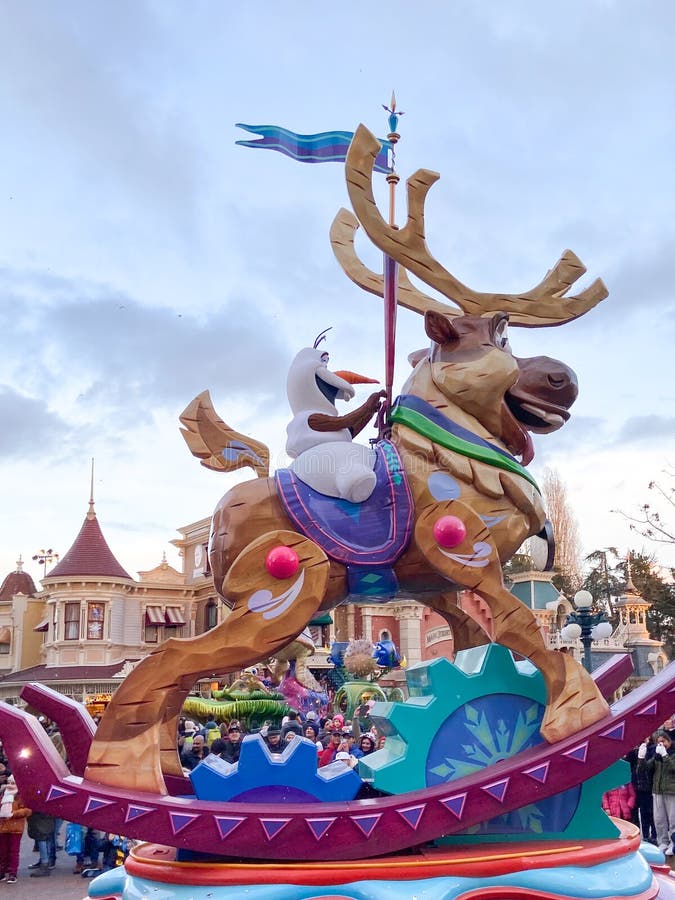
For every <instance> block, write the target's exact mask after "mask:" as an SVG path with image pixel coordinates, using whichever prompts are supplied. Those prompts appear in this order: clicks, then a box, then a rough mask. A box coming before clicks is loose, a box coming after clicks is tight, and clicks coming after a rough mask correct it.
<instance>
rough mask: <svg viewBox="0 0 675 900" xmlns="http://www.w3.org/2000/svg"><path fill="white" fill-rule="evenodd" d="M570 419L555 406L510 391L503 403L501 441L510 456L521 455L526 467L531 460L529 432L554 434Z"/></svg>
mask: <svg viewBox="0 0 675 900" xmlns="http://www.w3.org/2000/svg"><path fill="white" fill-rule="evenodd" d="M569 417H570V414H569V412H568V411H567V410H566V409H564V408H562V407H560V406H558V405H557V404H554V403H549V402H546V401H543V400H541V399H540V398H536V399H535V398H532V397H530V396H529V395H527V396H524V395H520V394H518V392H517V391H515V390H510V391H508V392H507V394H506V395H505V396H504V403H503V404H502V435H501V436H502V440H503V441H504V442H505V444H506V446H507V447H508V448H509V450H510V451H511V453H513V454H514V456H520V457H521V462H522V464H523V465H524V466H528V465H529V464H530V463H531V462H532V460H533V459H534V444H533V443H532V437H531V435H530V432H531V431H533V432H535V433H536V434H547V433H548V432H550V431H556V430H557V429H558V428H561V427H562V426H563V425H564V424H565V422H566V421H567V420H568V419H569Z"/></svg>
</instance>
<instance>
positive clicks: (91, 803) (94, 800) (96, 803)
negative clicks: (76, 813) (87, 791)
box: [83, 797, 115, 813]
mask: <svg viewBox="0 0 675 900" xmlns="http://www.w3.org/2000/svg"><path fill="white" fill-rule="evenodd" d="M114 802H115V801H114V800H104V799H103V797H88V798H87V805H86V806H85V808H84V810H83V812H86V813H89V812H93V811H94V810H95V809H101V808H102V807H104V806H112V804H113V803H114Z"/></svg>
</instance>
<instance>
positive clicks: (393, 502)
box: [275, 441, 414, 566]
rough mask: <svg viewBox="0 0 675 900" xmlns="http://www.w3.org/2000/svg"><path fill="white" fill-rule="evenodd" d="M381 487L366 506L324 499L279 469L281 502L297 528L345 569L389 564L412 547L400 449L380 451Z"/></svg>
mask: <svg viewBox="0 0 675 900" xmlns="http://www.w3.org/2000/svg"><path fill="white" fill-rule="evenodd" d="M375 450H376V454H377V455H376V462H375V475H376V476H377V484H376V486H375V490H374V491H373V493H372V494H371V495H370V497H369V498H368V499H367V500H366V501H364V502H363V503H351V502H350V501H349V500H341V499H339V498H337V497H328V496H327V495H326V494H320V493H319V492H318V491H315V490H314V489H313V488H311V487H309V486H308V485H306V484H305V483H304V482H303V481H300V479H299V478H298V477H297V476H296V475H295V473H294V472H292V471H291V470H290V469H277V472H276V475H275V477H276V484H277V490H278V492H279V497H280V499H281V502H282V504H283V506H284V509H285V510H286V513H287V514H288V517H289V518H290V519H291V521H292V522H293V524H294V525H295V527H296V528H297V529H298V531H300V532H301V533H302V534H304V535H306V536H307V537H309V538H311V539H312V540H313V541H314V542H315V543H316V544H318V545H319V546H320V547H321V549H322V550H323V551H324V553H326V555H327V556H330V557H331V558H332V559H335V560H337V561H338V562H341V563H343V564H344V565H347V566H349V565H358V566H364V565H371V566H383V565H390V564H391V563H393V562H394V560H396V559H398V557H399V556H400V555H401V553H403V551H404V550H405V548H406V547H407V546H408V541H409V540H410V534H411V530H412V522H413V511H414V506H413V501H412V496H411V494H410V488H409V486H408V481H407V479H406V476H405V471H404V469H403V466H402V464H401V458H400V456H399V455H398V451H397V450H396V447H395V446H394V445H393V444H392V443H391V441H380V442H379V443H378V444H377V445H376V447H375Z"/></svg>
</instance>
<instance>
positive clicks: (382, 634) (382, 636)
mask: <svg viewBox="0 0 675 900" xmlns="http://www.w3.org/2000/svg"><path fill="white" fill-rule="evenodd" d="M380 640H381V641H390V640H391V632H389V631H387V629H386V628H383V629H382V631H381V632H380Z"/></svg>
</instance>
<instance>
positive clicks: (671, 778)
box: [637, 731, 675, 856]
mask: <svg viewBox="0 0 675 900" xmlns="http://www.w3.org/2000/svg"><path fill="white" fill-rule="evenodd" d="M655 740H656V748H655V751H654V756H653V757H652V758H651V759H647V744H646V742H645V743H643V744H640V748H639V749H638V765H637V768H638V771H639V770H640V768H642V767H644V768H646V769H647V770H651V771H653V773H654V782H653V794H654V824H655V826H656V842H657V844H658V847H659V850H661V852H662V853H665V854H666V856H672V855H673V843H672V837H671V835H672V833H673V832H674V831H675V746H673V743H672V741H671V740H670V738H669V737H668V735H667V734H666V733H665V732H663V731H659V732H658V734H657V735H656V736H655Z"/></svg>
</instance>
